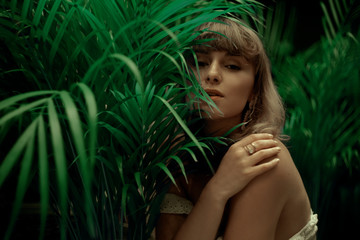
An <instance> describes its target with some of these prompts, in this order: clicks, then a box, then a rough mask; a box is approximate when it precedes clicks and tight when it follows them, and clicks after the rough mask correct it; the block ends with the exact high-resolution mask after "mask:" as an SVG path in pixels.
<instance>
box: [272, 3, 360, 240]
mask: <svg viewBox="0 0 360 240" xmlns="http://www.w3.org/2000/svg"><path fill="white" fill-rule="evenodd" d="M321 6H322V9H323V11H324V17H323V25H324V32H325V36H324V37H323V38H322V40H321V41H319V42H317V43H315V44H314V45H313V46H312V47H310V48H309V49H307V50H306V51H304V52H300V53H298V54H296V55H295V56H294V57H288V58H286V61H283V62H281V65H276V66H274V75H275V78H276V80H277V81H278V85H279V91H280V93H281V95H282V97H283V98H284V101H285V103H286V105H287V112H288V118H287V122H286V126H285V129H284V131H285V133H287V134H288V135H289V136H290V137H291V141H290V142H289V147H290V151H291V153H292V156H293V158H294V161H295V163H296V165H297V167H298V168H299V171H300V173H301V175H302V178H303V180H304V183H305V186H306V188H307V191H308V193H309V196H310V200H311V203H312V207H313V210H314V211H315V212H316V213H318V214H319V219H320V220H319V232H318V238H319V239H330V238H347V237H349V238H350V237H351V236H353V234H354V233H355V230H354V229H355V228H356V227H355V226H357V225H358V224H359V223H360V222H359V218H358V215H359V212H360V209H359V207H358V203H359V200H360V180H359V176H360V156H359V149H360V140H359V135H360V121H359V120H358V119H359V117H360V109H359V107H358V106H359V103H360V98H359V96H360V72H359V69H360V58H359V55H358V53H359V52H360V45H359V40H360V29H359V27H358V25H356V22H357V20H358V19H359V9H360V5H359V3H358V2H357V3H356V1H345V0H344V1H340V0H338V1H333V0H330V1H328V2H327V3H321ZM274 62H275V64H276V61H274Z"/></svg>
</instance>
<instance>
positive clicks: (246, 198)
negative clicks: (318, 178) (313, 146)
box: [225, 143, 303, 239]
mask: <svg viewBox="0 0 360 240" xmlns="http://www.w3.org/2000/svg"><path fill="white" fill-rule="evenodd" d="M279 145H280V147H281V151H280V152H279V153H278V156H277V157H278V158H279V159H280V162H279V163H278V165H277V166H275V167H274V168H273V169H271V170H269V171H268V172H266V173H264V174H262V175H259V176H257V177H256V178H254V179H253V180H252V181H251V182H250V183H249V184H248V185H247V186H246V187H245V188H244V189H243V190H242V191H241V192H239V193H237V194H236V195H235V196H234V197H233V198H232V199H231V202H230V215H229V222H228V226H227V229H226V234H225V235H226V236H227V237H226V238H225V239H236V235H237V234H239V233H240V232H241V233H242V237H243V239H248V238H249V239H250V238H252V237H254V238H256V239H269V236H275V235H276V234H277V233H276V229H277V223H278V221H279V219H280V217H281V216H282V213H283V210H284V208H285V205H287V203H288V202H289V199H290V198H292V195H293V194H294V193H296V192H299V191H302V190H301V188H302V187H303V185H302V180H301V177H300V175H299V173H298V171H297V169H296V166H295V164H294V162H293V159H292V157H291V155H290V153H289V151H288V149H287V148H286V146H285V145H284V144H283V143H279ZM265 161H266V160H265ZM254 234H255V235H254Z"/></svg>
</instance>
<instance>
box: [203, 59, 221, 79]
mask: <svg viewBox="0 0 360 240" xmlns="http://www.w3.org/2000/svg"><path fill="white" fill-rule="evenodd" d="M221 77H222V76H221V71H220V66H219V63H217V62H212V63H211V64H210V65H209V68H208V71H207V76H206V78H205V80H206V82H208V83H211V84H218V83H220V82H221V80H222V79H221Z"/></svg>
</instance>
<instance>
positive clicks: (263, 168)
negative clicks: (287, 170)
mask: <svg viewBox="0 0 360 240" xmlns="http://www.w3.org/2000/svg"><path fill="white" fill-rule="evenodd" d="M279 162H280V159H279V158H274V159H272V160H271V161H268V162H265V163H261V164H259V165H256V166H254V167H253V168H252V174H253V175H254V176H258V175H260V174H263V173H265V172H267V171H269V170H270V169H272V168H274V167H275V166H277V165H278V163H279Z"/></svg>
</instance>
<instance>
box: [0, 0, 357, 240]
mask: <svg viewBox="0 0 360 240" xmlns="http://www.w3.org/2000/svg"><path fill="white" fill-rule="evenodd" d="M0 2H1V4H0V43H1V45H0V51H1V56H2V57H1V59H0V146H1V147H0V204H1V210H2V212H3V214H2V218H3V219H5V220H6V221H5V222H8V225H7V228H6V229H4V232H1V234H4V237H5V239H9V238H11V236H15V237H16V235H17V234H19V232H14V231H13V230H14V229H15V228H16V226H17V225H16V224H18V221H17V219H18V216H19V214H20V215H21V213H22V211H23V208H22V206H23V202H24V199H25V201H27V200H29V199H30V201H38V202H40V204H39V206H40V211H39V215H40V217H39V220H38V223H37V225H39V226H40V228H39V229H38V230H36V231H35V230H34V232H36V234H40V238H41V237H47V236H46V234H47V233H46V231H44V230H45V229H47V228H49V221H50V219H49V218H50V217H51V216H52V217H55V219H58V220H59V223H56V226H60V229H59V230H57V229H55V231H56V233H59V234H60V235H61V238H62V239H65V238H73V239H123V238H124V237H125V236H127V237H128V238H129V239H148V238H149V236H150V234H151V232H152V231H153V228H154V224H155V222H156V218H157V214H158V208H159V204H160V202H161V199H162V192H161V191H159V189H162V187H163V186H164V184H166V181H167V180H170V181H171V180H172V179H173V178H172V175H171V173H170V171H169V169H168V167H167V166H168V165H167V161H171V162H173V163H174V164H175V165H176V166H178V168H179V169H180V170H181V173H182V174H185V175H186V173H185V172H184V166H183V162H182V159H180V158H179V157H178V156H179V155H181V153H182V152H186V153H189V155H190V156H193V157H194V158H196V157H195V155H194V154H193V152H194V151H195V149H196V151H200V152H202V151H204V149H207V148H208V145H206V144H205V143H204V141H202V139H199V138H197V137H196V135H195V133H194V132H192V131H191V130H190V128H189V125H190V124H191V122H188V121H187V119H188V114H189V109H188V106H187V104H186V103H185V102H184V101H183V100H184V97H185V96H186V94H188V93H189V92H192V93H193V94H195V95H196V96H197V97H198V98H204V97H203V96H202V95H200V94H199V91H197V90H196V89H197V87H198V86H197V85H196V84H195V83H194V85H193V86H189V85H187V84H186V81H193V79H192V78H191V77H190V75H189V72H188V69H187V66H186V64H185V56H184V50H185V49H187V48H188V47H189V46H191V45H192V44H194V43H193V41H194V39H195V37H196V34H198V33H196V32H194V28H195V27H196V26H198V25H200V24H201V23H203V22H206V21H209V20H211V19H213V18H214V17H216V16H218V15H220V14H226V13H227V14H230V15H231V14H232V15H237V16H242V17H243V18H246V19H247V21H248V22H249V24H251V25H252V26H253V27H254V28H256V29H257V31H259V33H260V34H261V35H262V37H263V39H264V42H265V45H266V47H267V49H268V51H269V53H270V57H271V59H272V63H273V72H274V77H275V80H276V82H277V84H278V86H279V91H280V93H281V95H282V97H283V99H284V101H285V103H286V105H287V110H288V120H287V123H286V126H285V129H284V131H285V133H286V134H289V135H290V137H291V140H290V142H289V143H288V145H289V147H290V150H291V152H292V155H293V158H294V160H295V162H296V164H297V166H298V168H299V170H300V172H301V174H302V176H303V179H304V182H305V185H306V187H307V189H308V192H309V196H310V198H311V202H312V206H313V210H314V211H315V212H317V213H319V218H320V222H319V227H320V229H319V239H320V238H321V239H327V238H328V237H329V236H334V234H338V235H339V236H340V235H341V234H344V233H345V232H348V233H351V231H349V229H350V227H351V226H353V227H355V226H356V224H357V225H358V224H359V219H356V220H355V221H351V222H350V221H344V220H343V218H344V216H343V215H345V216H350V217H357V215H358V214H359V213H360V209H359V206H358V202H360V179H359V175H360V174H359V172H360V157H359V145H360V142H359V141H360V140H359V137H358V136H359V135H360V130H359V129H360V126H359V125H360V122H359V121H358V118H359V116H360V110H359V108H358V104H359V103H360V94H359V91H360V86H359V85H360V79H359V77H360V72H359V71H360V70H359V69H360V66H359V63H360V61H359V60H360V59H359V56H358V55H359V54H358V53H359V52H360V47H359V40H360V32H359V29H358V27H357V24H356V23H357V19H358V16H359V4H356V2H355V1H351V0H349V1H345V0H343V1H340V0H338V1H333V0H331V1H329V4H327V3H326V4H322V5H321V6H322V8H323V9H324V18H323V21H324V29H325V30H326V31H325V33H326V34H325V36H324V37H323V39H322V40H321V41H320V42H318V43H316V44H315V45H314V46H312V47H311V48H309V49H308V50H306V51H303V52H294V51H293V49H294V47H293V46H291V37H290V36H291V28H286V27H284V26H289V25H286V24H285V22H286V21H288V20H287V19H286V18H285V17H284V16H285V14H284V11H285V10H284V8H277V9H276V11H274V12H272V11H269V10H265V11H263V8H262V6H261V5H260V4H259V3H257V2H256V1H241V0H238V1H220V0H219V1H217V0H215V1H196V0H181V1H176V0H175V1H160V0H159V1H151V0H132V1H130V0H129V1H128V0H109V1H103V0H78V1H70V0H24V1H16V0H11V1H6V0H1V1H0ZM278 6H280V5H278ZM263 13H264V17H263V15H262V14H263ZM266 14H267V15H266ZM255 16H256V18H255ZM264 19H265V20H266V21H265V22H264ZM265 23H266V24H265ZM288 24H289V23H288ZM275 30H276V31H275ZM204 100H205V101H208V102H209V104H212V103H211V101H209V100H208V99H205V98H204ZM183 133H185V136H186V137H185V139H186V140H185V141H184V142H182V144H180V141H179V140H180V138H176V137H174V136H178V135H181V134H183ZM182 140H183V139H182ZM170 146H171V147H170ZM194 160H196V159H194ZM34 196H35V197H34ZM34 199H35V200H34ZM336 205H339V206H341V208H337V210H335V211H334V210H333V209H334V206H336ZM334 226H336V227H337V229H338V230H332V231H330V232H329V229H332V228H333V227H334ZM330 234H332V235H330Z"/></svg>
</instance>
